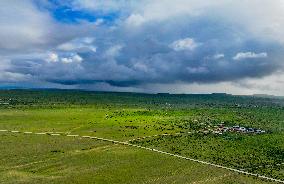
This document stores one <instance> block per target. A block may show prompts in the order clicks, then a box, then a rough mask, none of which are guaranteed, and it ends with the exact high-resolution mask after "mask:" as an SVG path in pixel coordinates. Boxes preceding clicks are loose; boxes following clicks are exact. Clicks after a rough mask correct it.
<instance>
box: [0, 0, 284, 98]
mask: <svg viewBox="0 0 284 184" xmlns="http://www.w3.org/2000/svg"><path fill="white" fill-rule="evenodd" d="M0 40H1V41H0V88H14V87H16V88H60V89H83V90H100V91H129V92H146V93H157V92H169V93H214V92H225V93H232V94H241V95H250V94H271V95H282V96H283V95H284V62H283V61H282V59H283V58H284V57H283V56H284V1H282V0H273V1H271V0H215V1H208V0H175V1H172V0H139V1H136V0H2V1H0Z"/></svg>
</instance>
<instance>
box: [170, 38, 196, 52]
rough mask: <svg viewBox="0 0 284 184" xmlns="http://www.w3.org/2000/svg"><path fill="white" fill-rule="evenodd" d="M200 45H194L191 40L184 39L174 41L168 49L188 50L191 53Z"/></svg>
mask: <svg viewBox="0 0 284 184" xmlns="http://www.w3.org/2000/svg"><path fill="white" fill-rule="evenodd" d="M199 45H200V43H196V42H195V41H194V39H193V38H185V39H180V40H176V41H174V42H173V43H172V44H170V47H171V48H172V49H174V50H175V51H182V50H190V51H193V50H194V49H195V48H196V47H198V46H199Z"/></svg>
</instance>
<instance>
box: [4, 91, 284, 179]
mask: <svg viewBox="0 0 284 184" xmlns="http://www.w3.org/2000/svg"><path fill="white" fill-rule="evenodd" d="M0 99H1V100H0V102H1V101H2V103H4V104H2V105H0V129H7V130H19V131H31V132H59V133H60V134H62V135H68V134H79V135H89V136H98V137H104V138H111V139H114V140H120V141H128V140H130V139H137V138H138V137H144V136H151V135H156V134H158V135H161V134H174V133H181V134H180V135H178V136H157V137H151V138H147V139H143V140H136V141H133V142H135V143H136V144H140V145H144V146H147V147H153V148H158V149H160V150H163V151H168V152H170V153H175V154H180V155H184V156H188V157H192V158H197V159H201V160H206V161H209V162H213V163H217V164H221V165H226V166H230V167H233V168H238V169H244V170H246V171H250V172H253V173H258V174H263V175H266V176H270V177H273V178H277V179H282V180H283V179H284V165H282V164H281V163H283V162H284V140H283V135H284V122H283V119H284V108H283V106H284V105H283V104H284V101H283V100H282V99H271V98H256V97H244V96H229V95H165V94H163V95H145V94H132V93H94V92H80V91H60V90H59V91H26V90H24V91H22V90H9V91H0ZM221 122H223V123H225V124H226V125H236V124H238V125H242V126H248V127H254V128H260V129H263V130H265V131H266V132H267V133H265V134H262V135H246V134H240V133H228V134H223V135H213V134H208V135H204V134H202V133H198V132H197V131H199V130H202V129H203V128H204V127H203V126H204V125H207V126H208V125H209V126H215V125H217V124H219V123H221ZM191 131H196V133H194V134H187V132H191ZM0 151H1V154H0V163H1V164H0V183H270V182H268V181H266V180H261V179H258V178H255V177H250V176H245V175H242V174H237V173H234V172H231V171H226V170H224V169H219V168H215V167H212V166H207V165H203V164H199V163H195V162H191V161H186V160H182V159H179V158H175V157H171V156H167V155H162V154H158V153H155V152H151V151H147V150H141V149H138V148H133V147H127V146H123V145H119V144H112V143H106V142H103V141H95V140H88V139H82V138H76V137H74V138H73V137H66V136H49V135H24V134H21V133H7V132H0ZM279 164H280V165H279ZM268 165H269V166H268Z"/></svg>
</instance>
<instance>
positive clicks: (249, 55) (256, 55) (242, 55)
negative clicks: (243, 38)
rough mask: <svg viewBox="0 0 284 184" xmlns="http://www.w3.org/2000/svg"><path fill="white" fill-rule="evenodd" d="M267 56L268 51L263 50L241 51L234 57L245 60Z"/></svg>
mask: <svg viewBox="0 0 284 184" xmlns="http://www.w3.org/2000/svg"><path fill="white" fill-rule="evenodd" d="M266 57H267V53H266V52H261V53H254V52H239V53H237V54H236V55H235V56H234V57H233V59H234V60H243V59H254V58H266Z"/></svg>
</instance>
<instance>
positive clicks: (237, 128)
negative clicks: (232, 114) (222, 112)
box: [213, 124, 265, 134]
mask: <svg viewBox="0 0 284 184" xmlns="http://www.w3.org/2000/svg"><path fill="white" fill-rule="evenodd" d="M225 132H238V133H249V134H263V133H265V131H264V130H260V129H256V128H247V127H241V126H238V125H235V126H232V127H226V126H225V125H224V124H220V125H219V126H217V127H216V129H215V130H214V131H213V133H215V134H222V133H225Z"/></svg>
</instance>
